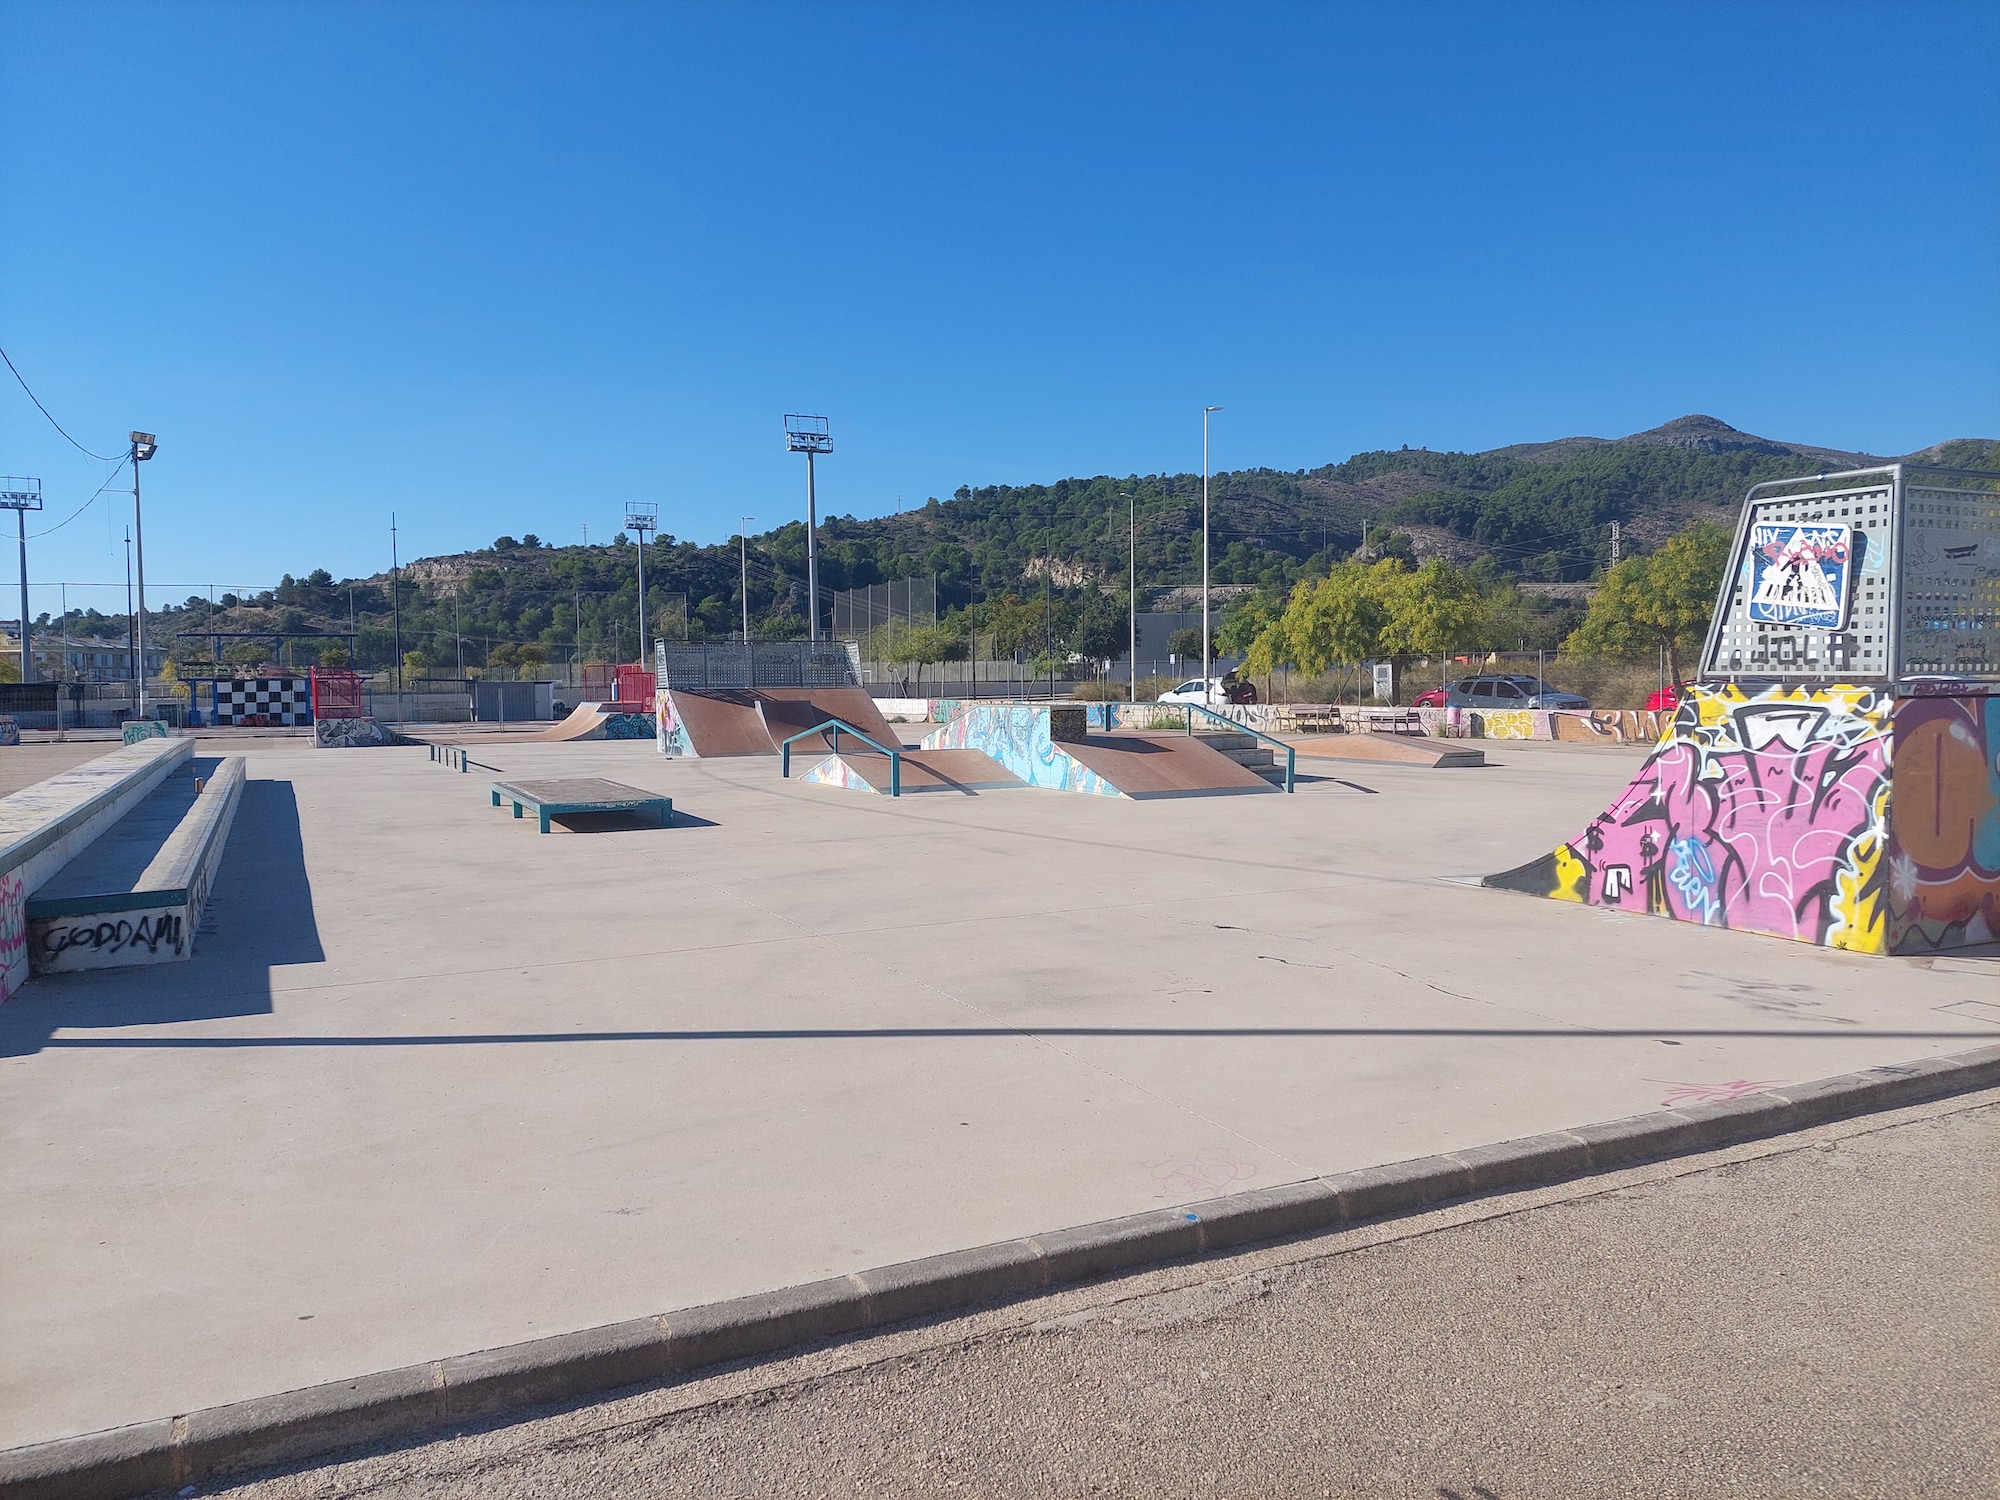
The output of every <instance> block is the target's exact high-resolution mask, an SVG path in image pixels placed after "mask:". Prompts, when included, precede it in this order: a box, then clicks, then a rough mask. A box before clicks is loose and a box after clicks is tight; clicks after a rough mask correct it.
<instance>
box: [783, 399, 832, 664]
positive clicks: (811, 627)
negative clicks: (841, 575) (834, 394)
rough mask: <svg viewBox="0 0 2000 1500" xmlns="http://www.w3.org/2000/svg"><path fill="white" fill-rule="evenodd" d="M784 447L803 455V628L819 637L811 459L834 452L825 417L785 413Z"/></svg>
mask: <svg viewBox="0 0 2000 1500" xmlns="http://www.w3.org/2000/svg"><path fill="white" fill-rule="evenodd" d="M785 447H786V449H787V450H788V451H790V452H793V453H803V454H804V455H805V456H806V596H807V599H808V601H809V602H808V604H807V606H806V615H807V619H808V621H809V624H808V628H807V631H806V635H807V638H808V639H809V640H813V641H817V640H818V639H819V499H818V497H817V496H816V495H815V494H814V493H813V459H814V458H815V457H816V456H818V455H819V454H822V453H831V452H833V434H832V433H831V432H829V431H828V430H827V422H826V418H825V417H808V416H801V415H800V414H798V413H796V412H787V413H785Z"/></svg>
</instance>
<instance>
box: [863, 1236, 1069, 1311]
mask: <svg viewBox="0 0 2000 1500" xmlns="http://www.w3.org/2000/svg"><path fill="white" fill-rule="evenodd" d="M1048 1274H1049V1268H1048V1262H1047V1261H1046V1260H1044V1259H1043V1258H1042V1252H1041V1248H1040V1247H1039V1246H1037V1245H1036V1244H1035V1243H1034V1241H1032V1240H1003V1241H1001V1242H1000V1243H999V1244H997V1245H980V1246H977V1247H975V1248H974V1249H971V1250H955V1251H953V1252H951V1253H950V1254H949V1255H932V1256H927V1257H925V1258H924V1259H923V1260H906V1261H904V1262H902V1263H901V1264H900V1265H894V1266H879V1267H877V1268H876V1269H874V1270H872V1271H863V1272H861V1273H859V1280H860V1281H861V1283H862V1285H863V1286H865V1287H866V1288H867V1290H868V1304H869V1322H870V1323H874V1324H883V1323H901V1322H903V1321H905V1320H907V1319H909V1318H926V1317H929V1316H931V1315H932V1314H933V1313H940V1312H946V1311H949V1310H951V1309H954V1308H961V1307H971V1306H973V1305H974V1304H975V1303H980V1302H994V1301H998V1300H999V1299H1000V1298H1002V1297H1016V1296H1019V1295H1021V1294H1022V1293H1024V1292H1034V1291H1040V1290H1041V1289H1042V1288H1043V1287H1044V1286H1046V1285H1047V1284H1048Z"/></svg>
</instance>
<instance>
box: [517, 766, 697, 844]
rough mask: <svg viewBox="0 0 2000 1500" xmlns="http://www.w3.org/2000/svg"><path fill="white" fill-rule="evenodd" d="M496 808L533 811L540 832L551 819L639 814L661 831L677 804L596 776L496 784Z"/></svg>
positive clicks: (656, 794)
mask: <svg viewBox="0 0 2000 1500" xmlns="http://www.w3.org/2000/svg"><path fill="white" fill-rule="evenodd" d="M490 790H491V792H492V796H493V805H494V806H495V807H499V806H500V805H501V804H502V803H503V802H511V803H512V804H513V805H514V816H515V817H517V818H518V817H520V816H521V814H522V811H523V810H524V809H526V808H533V809H534V811H535V818H536V820H537V822H539V823H540V825H541V831H542V832H543V833H547V832H548V831H549V819H550V818H559V817H563V816H565V815H567V814H571V813H612V812H624V813H637V814H640V815H642V816H645V817H650V818H653V819H655V820H656V821H657V822H658V823H659V825H660V826H661V827H662V828H667V827H670V826H671V825H672V823H673V821H674V802H673V798H671V797H662V796H661V795H660V794H659V793H657V792H648V791H642V790H641V789H640V788H638V787H635V786H626V785H625V784H624V783H623V782H619V781H605V780H603V779H602V778H599V777H595V776H586V777H577V778H574V779H569V780H562V781H496V782H494V783H493V785H492V787H491V788H490Z"/></svg>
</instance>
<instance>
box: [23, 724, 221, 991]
mask: <svg viewBox="0 0 2000 1500" xmlns="http://www.w3.org/2000/svg"><path fill="white" fill-rule="evenodd" d="M193 756H194V741H193V740H187V739H147V740H142V741H141V742H140V743H138V744H136V745H125V746H122V747H121V748H119V749H116V750H113V751H111V752H110V753H109V754H106V755H100V756H99V757H98V758H97V759H96V760H93V761H86V762H85V763H84V764H83V765H80V766H72V767H71V768H70V769H69V770H67V771H58V772H57V773H56V774H55V775H53V776H51V777H49V778H48V779H47V780H46V781H38V782H36V783H35V784H34V785H33V786H31V787H24V788H23V789H22V790H20V791H18V792H15V793H14V794H13V795H12V796H9V797H0V1000H4V999H5V998H6V997H7V996H9V995H12V994H13V993H14V991H16V990H18V989H19V988H20V987H21V986H22V985H24V984H26V983H27V982H28V974H29V972H30V970H29V963H28V933H27V914H26V911H25V909H24V908H25V907H26V904H27V898H28V897H29V896H31V895H32V894H34V893H35V892H36V891H38V890H39V889H40V888H41V887H42V886H43V885H45V884H46V883H47V882H48V881H49V879H50V878H51V877H52V876H54V875H55V874H56V872H57V871H59V870H61V869H62V868H63V867H64V866H66V865H67V864H69V862H70V861H71V860H72V859H74V858H76V856H77V855H78V854H80V853H82V852H83V850H84V849H86V848H88V847H89V846H90V844H91V843H92V842H93V841H95V840H96V839H97V837H98V836H99V835H100V834H102V833H104V832H105V831H106V830H107V829H109V828H111V827H112V826H113V825H115V824H116V823H117V822H118V820H119V819H120V818H122V817H124V816H125V814H126V813H128V812H130V811H131V810H132V809H133V808H134V807H136V806H138V805H139V803H140V802H142V801H144V800H145V798H146V797H147V796H148V795H149V794H150V793H151V792H152V791H153V789H154V788H155V787H157V786H158V785H159V784H160V783H161V782H162V781H164V780H166V778H167V777H168V776H170V775H172V774H173V773H174V772H175V771H177V770H178V769H179V768H180V767H182V766H183V765H185V764H186V763H187V762H188V761H189V760H190V759H192V758H193Z"/></svg>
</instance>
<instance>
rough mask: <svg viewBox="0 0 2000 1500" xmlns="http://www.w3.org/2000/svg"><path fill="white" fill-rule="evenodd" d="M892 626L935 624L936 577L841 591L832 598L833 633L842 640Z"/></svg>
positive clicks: (896, 579) (897, 579) (893, 580)
mask: <svg viewBox="0 0 2000 1500" xmlns="http://www.w3.org/2000/svg"><path fill="white" fill-rule="evenodd" d="M895 623H900V624H904V625H935V624H937V574H935V573H933V574H931V575H930V576H929V577H927V578H894V579H891V580H890V581H889V582H887V583H872V584H869V585H867V586H866V587H864V588H858V589H842V590H841V591H840V592H838V593H837V594H835V595H834V596H833V633H834V634H835V635H836V636H838V637H840V638H841V639H843V640H851V639H854V638H855V637H857V636H864V635H866V634H868V632H869V631H871V630H879V629H881V628H882V627H883V626H884V625H889V624H895Z"/></svg>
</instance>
